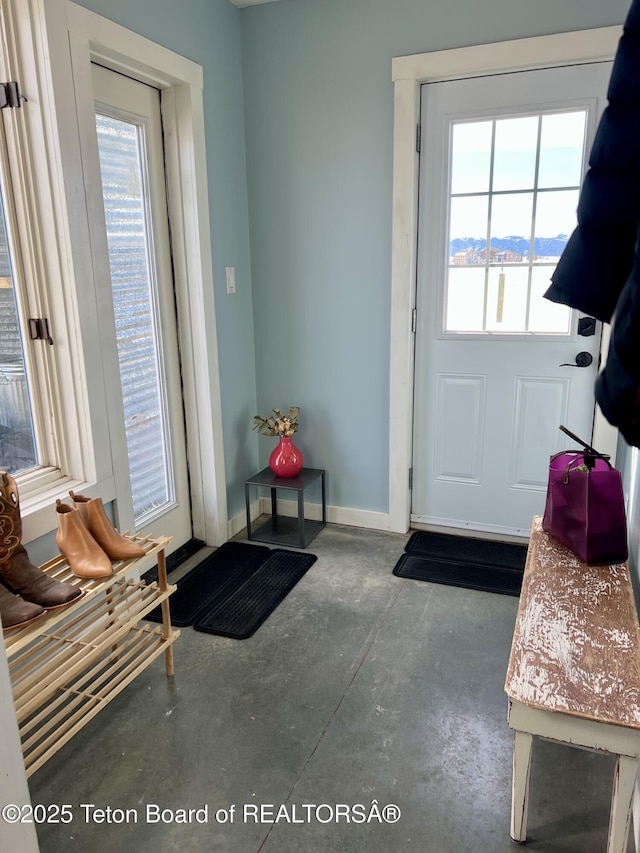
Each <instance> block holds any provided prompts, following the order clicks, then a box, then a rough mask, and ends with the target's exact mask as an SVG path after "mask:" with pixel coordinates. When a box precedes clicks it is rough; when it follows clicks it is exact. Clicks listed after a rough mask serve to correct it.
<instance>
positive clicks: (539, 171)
mask: <svg viewBox="0 0 640 853" xmlns="http://www.w3.org/2000/svg"><path fill="white" fill-rule="evenodd" d="M586 119H587V112H586V110H584V109H574V110H570V111H566V112H551V113H546V114H545V113H538V114H527V115H518V116H506V117H500V118H491V119H482V120H474V121H452V122H451V124H450V169H449V174H450V186H449V214H448V224H449V233H448V240H447V244H448V253H449V257H448V259H447V260H448V263H447V287H446V296H445V311H444V328H443V331H444V332H445V333H447V332H474V333H481V332H488V333H494V334H495V333H505V334H535V333H538V334H547V335H548V334H552V335H568V334H569V333H570V317H571V312H570V310H569V309H568V308H566V307H565V306H561V305H556V304H553V303H550V302H548V301H547V300H544V299H543V294H544V292H545V290H546V289H547V287H548V285H549V280H550V277H551V274H552V273H553V270H554V268H555V265H556V264H557V262H558V259H559V257H560V255H561V254H562V251H563V250H564V247H565V246H566V243H567V241H568V238H569V235H570V234H571V232H572V230H573V228H574V227H575V223H576V207H577V203H578V194H579V186H580V182H581V176H582V168H583V161H584V152H585V131H586Z"/></svg>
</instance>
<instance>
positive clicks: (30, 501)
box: [20, 477, 115, 543]
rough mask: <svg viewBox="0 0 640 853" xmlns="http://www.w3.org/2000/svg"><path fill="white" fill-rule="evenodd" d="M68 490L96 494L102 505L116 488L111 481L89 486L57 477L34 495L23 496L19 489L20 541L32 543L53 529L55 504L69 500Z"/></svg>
mask: <svg viewBox="0 0 640 853" xmlns="http://www.w3.org/2000/svg"><path fill="white" fill-rule="evenodd" d="M69 491H74V492H78V493H81V494H88V495H90V496H97V495H99V496H100V497H101V498H102V499H103V501H104V502H105V503H108V502H109V501H112V500H114V499H115V485H114V482H113V479H112V478H109V479H107V480H103V481H102V482H100V483H88V482H86V481H83V480H74V479H73V478H72V477H59V478H58V479H57V480H56V481H55V483H52V484H51V485H50V486H49V487H48V488H44V489H41V490H39V491H38V492H37V493H34V494H31V495H30V494H28V492H27V494H26V496H23V491H22V489H20V515H21V518H22V541H23V542H24V543H27V542H32V541H33V540H34V539H38V538H40V537H41V536H45V535H46V534H47V533H51V532H52V531H53V530H56V529H57V527H58V523H57V521H56V513H55V502H56V499H57V498H60V500H65V498H66V499H67V500H68V499H69Z"/></svg>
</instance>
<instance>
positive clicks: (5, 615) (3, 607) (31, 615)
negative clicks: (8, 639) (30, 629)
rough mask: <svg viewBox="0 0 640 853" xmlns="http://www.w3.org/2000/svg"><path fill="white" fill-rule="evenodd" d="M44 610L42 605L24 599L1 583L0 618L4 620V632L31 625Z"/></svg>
mask: <svg viewBox="0 0 640 853" xmlns="http://www.w3.org/2000/svg"><path fill="white" fill-rule="evenodd" d="M44 612H45V611H44V609H43V608H42V607H38V605H37V604H31V603H30V602H28V601H23V599H22V598H20V596H19V595H14V594H13V593H12V592H9V590H8V589H6V588H5V587H4V586H2V584H0V619H1V620H2V633H3V634H8V633H9V631H16V630H17V629H18V628H24V626H25V625H30V624H31V623H32V622H35V620H36V619H39V618H40V617H41V616H42V614H43V613H44Z"/></svg>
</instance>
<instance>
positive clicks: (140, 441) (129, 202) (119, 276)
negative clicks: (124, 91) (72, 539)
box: [96, 113, 174, 527]
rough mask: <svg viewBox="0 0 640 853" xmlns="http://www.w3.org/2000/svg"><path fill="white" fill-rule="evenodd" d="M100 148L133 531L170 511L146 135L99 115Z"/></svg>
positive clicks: (138, 128) (129, 124)
mask: <svg viewBox="0 0 640 853" xmlns="http://www.w3.org/2000/svg"><path fill="white" fill-rule="evenodd" d="M96 128H97V132H98V148H99V153H100V168H101V174H102V187H103V196H104V209H105V220H106V227H107V245H108V251H109V264H110V271H111V285H112V291H113V306H114V313H115V323H116V338H117V345H118V359H119V365H120V380H121V384H122V396H123V402H124V414H125V432H126V440H127V451H128V457H129V469H130V476H131V491H132V497H133V509H134V516H135V521H136V526H137V527H139V526H141V525H143V524H144V523H145V521H146V520H147V519H149V518H150V517H152V516H153V515H154V514H155V513H157V512H158V511H160V510H161V509H162V508H163V507H165V506H167V505H168V504H170V503H172V502H173V500H174V494H173V478H172V469H171V455H170V451H169V437H168V435H167V431H168V427H167V423H168V421H167V417H166V398H165V388H166V385H165V380H164V369H163V361H162V346H161V337H160V324H159V321H158V306H157V302H158V299H157V282H156V275H155V264H154V260H153V257H154V256H153V249H152V246H153V243H152V231H151V223H150V217H149V207H148V203H147V185H146V166H145V152H144V131H143V128H142V127H141V126H139V125H137V124H135V123H132V122H129V121H125V120H122V119H120V118H114V117H111V116H108V115H103V114H100V113H98V114H97V115H96Z"/></svg>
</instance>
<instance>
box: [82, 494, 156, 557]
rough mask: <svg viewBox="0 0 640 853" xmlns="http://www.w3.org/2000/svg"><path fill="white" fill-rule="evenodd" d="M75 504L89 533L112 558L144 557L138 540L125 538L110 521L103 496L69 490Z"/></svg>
mask: <svg viewBox="0 0 640 853" xmlns="http://www.w3.org/2000/svg"><path fill="white" fill-rule="evenodd" d="M69 494H70V495H71V500H72V501H73V505H74V506H75V508H76V509H77V510H79V512H80V517H81V518H82V520H83V521H84V523H85V525H86V526H87V529H88V530H89V533H91V535H92V536H93V538H94V539H95V540H96V542H97V543H98V545H99V546H100V547H101V548H102V550H103V551H104V552H105V554H106V555H107V556H108V557H109V558H110V559H111V560H136V559H138V557H144V551H143V549H142V548H141V547H140V545H138V543H137V542H132V541H131V540H130V539H125V537H124V536H122V535H121V534H120V533H118V531H117V530H116V529H115V528H114V526H113V524H111V522H110V521H109V518H108V517H107V514H106V512H105V511H104V505H103V503H102V498H86V497H85V496H84V495H76V494H74V493H73V492H69Z"/></svg>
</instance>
